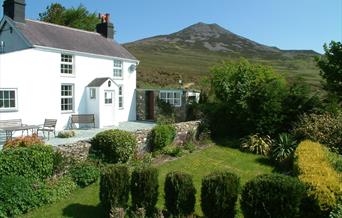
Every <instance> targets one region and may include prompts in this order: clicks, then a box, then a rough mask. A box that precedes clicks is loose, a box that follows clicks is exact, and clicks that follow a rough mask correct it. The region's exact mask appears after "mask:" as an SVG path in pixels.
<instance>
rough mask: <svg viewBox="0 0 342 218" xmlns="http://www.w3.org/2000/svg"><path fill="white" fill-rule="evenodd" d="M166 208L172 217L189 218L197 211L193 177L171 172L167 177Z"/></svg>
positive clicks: (165, 186)
mask: <svg viewBox="0 0 342 218" xmlns="http://www.w3.org/2000/svg"><path fill="white" fill-rule="evenodd" d="M164 193H165V206H166V209H167V211H168V213H170V214H171V215H172V216H174V217H178V216H187V215H190V214H192V213H193V212H194V210H195V202H196V199H195V194H196V189H195V187H194V184H193V181H192V176H191V175H189V174H186V173H182V172H170V173H168V174H167V175H166V178H165V185H164Z"/></svg>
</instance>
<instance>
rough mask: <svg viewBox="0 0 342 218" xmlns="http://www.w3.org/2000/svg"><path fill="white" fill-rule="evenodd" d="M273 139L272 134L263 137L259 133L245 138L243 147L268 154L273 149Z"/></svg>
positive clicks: (246, 149) (253, 151)
mask: <svg viewBox="0 0 342 218" xmlns="http://www.w3.org/2000/svg"><path fill="white" fill-rule="evenodd" d="M271 146H272V139H271V137H270V136H265V137H261V136H259V135H258V134H255V135H251V136H248V137H247V138H245V139H243V141H242V144H241V149H242V150H244V151H248V152H251V153H254V154H261V155H264V156H267V155H268V154H269V153H270V151H271Z"/></svg>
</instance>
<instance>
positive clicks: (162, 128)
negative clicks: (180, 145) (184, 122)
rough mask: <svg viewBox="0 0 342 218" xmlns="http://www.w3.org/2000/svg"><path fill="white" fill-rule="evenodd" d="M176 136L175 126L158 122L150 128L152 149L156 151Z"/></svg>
mask: <svg viewBox="0 0 342 218" xmlns="http://www.w3.org/2000/svg"><path fill="white" fill-rule="evenodd" d="M175 136H176V128H175V127H174V126H172V125H165V124H160V125H157V126H156V127H154V128H153V129H152V132H151V145H152V151H157V150H160V149H162V148H164V147H165V146H167V145H170V144H171V143H172V142H173V140H174V138H175Z"/></svg>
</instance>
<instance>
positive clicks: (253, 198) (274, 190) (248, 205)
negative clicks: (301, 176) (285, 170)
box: [240, 174, 304, 218]
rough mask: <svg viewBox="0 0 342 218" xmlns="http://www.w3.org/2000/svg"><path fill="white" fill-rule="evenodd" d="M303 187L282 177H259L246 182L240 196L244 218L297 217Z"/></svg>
mask: <svg viewBox="0 0 342 218" xmlns="http://www.w3.org/2000/svg"><path fill="white" fill-rule="evenodd" d="M303 196H304V187H303V185H302V184H301V183H300V182H299V181H298V180H296V179H295V178H292V177H288V176H283V175H275V174H269V175H261V176H258V177H256V178H254V179H253V180H251V181H249V182H247V183H246V184H245V186H244V187H243V190H242V194H241V202H240V203H241V209H242V211H243V215H244V217H245V218H265V217H278V218H293V217H296V216H298V214H299V210H300V203H301V200H302V198H303Z"/></svg>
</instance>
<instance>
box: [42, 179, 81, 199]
mask: <svg viewBox="0 0 342 218" xmlns="http://www.w3.org/2000/svg"><path fill="white" fill-rule="evenodd" d="M76 187H77V186H76V184H75V182H74V181H73V180H72V178H70V177H68V176H63V177H53V178H50V179H47V180H46V181H45V184H44V185H43V186H42V187H41V188H40V190H38V192H39V193H40V202H41V203H43V204H50V203H53V202H56V201H59V200H62V199H64V198H66V197H67V196H68V195H70V193H71V192H72V191H74V190H75V189H76Z"/></svg>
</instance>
